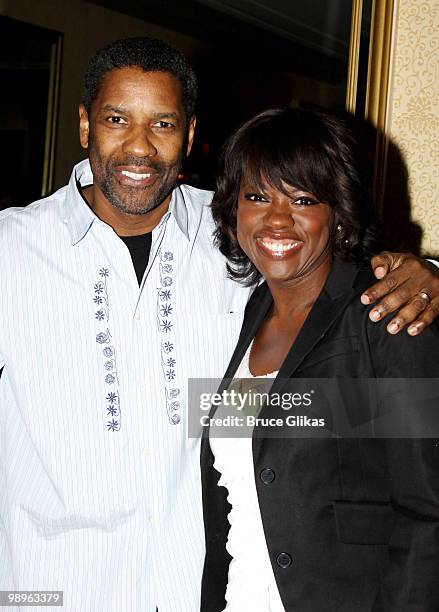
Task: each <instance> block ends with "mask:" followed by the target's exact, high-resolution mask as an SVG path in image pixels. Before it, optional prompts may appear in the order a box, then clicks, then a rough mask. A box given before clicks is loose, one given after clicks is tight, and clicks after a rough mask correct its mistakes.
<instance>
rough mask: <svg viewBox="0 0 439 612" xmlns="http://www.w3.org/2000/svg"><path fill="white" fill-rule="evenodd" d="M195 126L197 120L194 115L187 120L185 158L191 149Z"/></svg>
mask: <svg viewBox="0 0 439 612" xmlns="http://www.w3.org/2000/svg"><path fill="white" fill-rule="evenodd" d="M196 125H197V118H196V117H195V115H192V117H191V118H190V120H189V125H188V129H187V146H186V157H188V155H189V153H190V152H191V149H192V143H193V142H194V134H195V126H196Z"/></svg>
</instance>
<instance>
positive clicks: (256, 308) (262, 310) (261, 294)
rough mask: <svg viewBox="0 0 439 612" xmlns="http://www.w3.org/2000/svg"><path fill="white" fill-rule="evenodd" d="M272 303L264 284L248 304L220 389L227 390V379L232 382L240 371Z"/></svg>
mask: <svg viewBox="0 0 439 612" xmlns="http://www.w3.org/2000/svg"><path fill="white" fill-rule="evenodd" d="M272 303H273V298H272V296H271V293H270V290H269V289H268V287H267V283H263V284H262V285H260V286H259V287H258V288H257V289H256V290H255V292H254V293H253V295H252V296H251V298H250V301H249V303H248V304H247V307H246V309H245V315H244V322H243V325H242V329H241V333H240V334H239V339H238V343H237V345H236V348H235V351H234V353H233V355H232V358H231V360H230V363H229V365H228V367H227V370H226V373H225V374H224V380H223V382H222V383H221V386H220V389H225V388H226V387H227V384H226V385H224V381H225V380H226V379H227V380H230V378H233V375H234V374H235V372H236V370H237V369H238V366H239V364H240V363H241V361H242V359H243V357H244V355H245V352H246V350H247V349H248V346H249V344H250V342H251V341H252V340H253V338H254V337H255V336H256V332H257V331H258V329H259V326H260V325H261V323H262V321H263V320H264V318H265V316H266V314H267V312H268V310H269V308H270V306H271V305H272Z"/></svg>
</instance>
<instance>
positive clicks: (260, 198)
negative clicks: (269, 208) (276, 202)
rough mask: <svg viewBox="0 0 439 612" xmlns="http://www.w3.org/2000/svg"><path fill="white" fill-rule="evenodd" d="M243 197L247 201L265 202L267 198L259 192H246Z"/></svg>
mask: <svg viewBox="0 0 439 612" xmlns="http://www.w3.org/2000/svg"><path fill="white" fill-rule="evenodd" d="M244 198H245V199H246V200H248V201H249V202H267V198H266V197H265V196H264V195H262V194H261V193H246V194H245V195H244Z"/></svg>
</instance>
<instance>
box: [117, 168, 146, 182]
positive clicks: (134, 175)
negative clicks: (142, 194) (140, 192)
mask: <svg viewBox="0 0 439 612" xmlns="http://www.w3.org/2000/svg"><path fill="white" fill-rule="evenodd" d="M122 174H123V175H124V176H127V177H128V178H130V179H134V180H135V181H142V180H143V179H146V178H149V177H150V176H152V174H151V173H150V174H140V173H139V172H128V170H122Z"/></svg>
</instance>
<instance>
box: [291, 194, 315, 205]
mask: <svg viewBox="0 0 439 612" xmlns="http://www.w3.org/2000/svg"><path fill="white" fill-rule="evenodd" d="M293 204H299V205H300V206H312V205H313V204H319V201H318V200H316V199H315V198H310V197H307V196H300V198H296V199H295V200H293Z"/></svg>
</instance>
